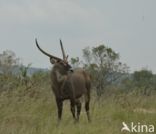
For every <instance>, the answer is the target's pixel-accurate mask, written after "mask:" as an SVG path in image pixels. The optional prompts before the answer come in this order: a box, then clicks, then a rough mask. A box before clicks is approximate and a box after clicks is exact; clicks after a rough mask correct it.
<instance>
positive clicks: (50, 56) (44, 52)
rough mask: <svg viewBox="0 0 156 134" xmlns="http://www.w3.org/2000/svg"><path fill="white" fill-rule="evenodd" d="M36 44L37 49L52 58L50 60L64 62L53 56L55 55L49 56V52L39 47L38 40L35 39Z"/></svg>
mask: <svg viewBox="0 0 156 134" xmlns="http://www.w3.org/2000/svg"><path fill="white" fill-rule="evenodd" d="M35 42H36V46H37V48H38V49H39V50H40V51H41V52H42V53H43V54H45V55H47V56H48V57H50V58H54V59H56V60H59V61H60V60H62V59H60V58H58V57H55V56H53V55H51V54H48V53H47V52H45V51H44V50H43V49H42V48H41V47H40V46H39V45H38V42H37V39H35Z"/></svg>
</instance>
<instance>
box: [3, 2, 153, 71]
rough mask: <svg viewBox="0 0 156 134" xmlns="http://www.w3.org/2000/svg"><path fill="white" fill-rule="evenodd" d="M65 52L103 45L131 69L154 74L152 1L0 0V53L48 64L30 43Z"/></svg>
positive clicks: (74, 53) (56, 52)
mask: <svg viewBox="0 0 156 134" xmlns="http://www.w3.org/2000/svg"><path fill="white" fill-rule="evenodd" d="M35 38H37V39H38V42H39V44H40V46H41V47H42V48H43V49H44V50H46V51H48V52H49V53H51V54H53V55H55V56H59V57H61V56H62V55H61V51H60V46H59V39H60V38H61V39H62V41H63V44H64V47H65V50H66V52H67V53H68V54H69V56H70V57H81V56H82V49H83V48H85V47H86V46H90V47H93V46H98V45H100V44H105V45H106V46H108V47H111V48H112V49H113V50H115V51H116V52H118V53H120V58H121V62H123V63H126V64H127V65H128V66H129V67H130V70H131V71H134V70H139V69H141V68H144V67H146V68H148V69H150V70H152V71H153V72H154V73H156V61H155V58H156V0H94V1H93V0H85V1H84V0H0V53H2V52H3V51H4V50H12V51H14V52H15V53H16V55H17V57H20V58H21V59H22V62H23V63H24V64H25V65H27V64H28V63H32V66H34V67H42V68H49V67H50V66H51V65H50V63H49V58H47V57H46V56H44V55H43V54H41V53H40V52H39V51H38V49H37V48H36V46H35Z"/></svg>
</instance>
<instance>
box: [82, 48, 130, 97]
mask: <svg viewBox="0 0 156 134" xmlns="http://www.w3.org/2000/svg"><path fill="white" fill-rule="evenodd" d="M83 57H84V59H85V63H84V67H85V68H86V69H87V70H88V71H89V72H90V73H91V75H92V77H93V79H94V80H93V86H94V88H95V89H96V91H97V94H98V95H99V96H100V95H101V94H102V93H104V91H105V89H106V87H108V86H110V85H112V84H115V83H116V82H117V81H118V80H120V79H121V76H122V75H123V74H125V73H127V72H128V67H127V66H126V64H122V63H121V62H119V54H118V53H116V52H115V51H113V50H112V49H111V48H109V47H106V46H105V45H99V46H97V47H93V48H92V49H90V48H89V47H86V48H85V49H83Z"/></svg>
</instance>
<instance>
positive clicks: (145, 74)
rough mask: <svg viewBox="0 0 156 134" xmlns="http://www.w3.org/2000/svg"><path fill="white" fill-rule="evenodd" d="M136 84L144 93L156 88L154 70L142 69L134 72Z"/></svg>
mask: <svg viewBox="0 0 156 134" xmlns="http://www.w3.org/2000/svg"><path fill="white" fill-rule="evenodd" d="M133 83H134V86H135V87H137V88H138V89H140V90H141V91H142V93H143V94H144V95H147V94H148V93H149V90H150V89H154V88H155V84H154V75H153V73H152V71H149V70H147V69H142V70H140V71H135V72H134V73H133Z"/></svg>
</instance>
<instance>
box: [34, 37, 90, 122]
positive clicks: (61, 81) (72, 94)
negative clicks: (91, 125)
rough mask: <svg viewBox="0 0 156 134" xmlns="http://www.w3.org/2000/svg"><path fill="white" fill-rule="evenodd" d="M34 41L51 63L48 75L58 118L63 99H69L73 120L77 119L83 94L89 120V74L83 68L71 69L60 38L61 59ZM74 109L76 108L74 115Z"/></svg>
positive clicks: (60, 114)
mask: <svg viewBox="0 0 156 134" xmlns="http://www.w3.org/2000/svg"><path fill="white" fill-rule="evenodd" d="M35 41H36V46H37V47H38V49H39V50H40V51H41V52H42V53H43V54H45V55H46V56H48V57H49V58H50V62H51V63H52V64H53V68H52V70H51V74H50V77H51V86H52V90H53V93H54V95H55V99H56V103H57V108H58V120H61V116H62V108H63V101H64V100H66V99H69V100H70V104H71V112H72V115H73V118H74V120H75V121H79V116H80V112H81V102H80V98H81V97H82V96H84V98H85V110H86V114H87V118H88V121H90V115H89V102H90V88H91V79H90V75H89V74H88V73H87V72H86V71H85V70H84V69H75V70H72V68H71V66H70V65H69V64H68V61H67V58H68V56H66V54H65V51H64V48H63V45H62V42H61V40H60V45H61V50H62V54H63V59H61V58H58V57H56V56H53V55H51V54H49V53H47V52H45V51H44V50H43V49H41V47H40V46H39V45H38V42H37V39H36V40H35ZM75 110H77V114H76V115H75Z"/></svg>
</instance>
